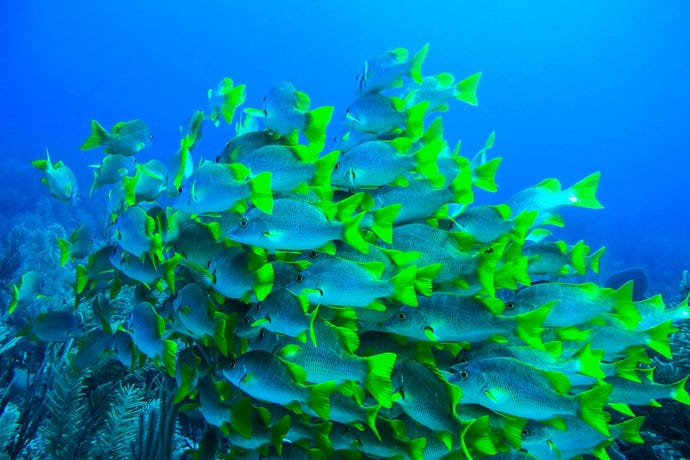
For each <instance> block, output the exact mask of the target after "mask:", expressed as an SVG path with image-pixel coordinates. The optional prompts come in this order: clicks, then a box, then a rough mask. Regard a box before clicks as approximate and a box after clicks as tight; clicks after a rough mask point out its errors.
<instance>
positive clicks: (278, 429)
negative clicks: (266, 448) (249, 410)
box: [271, 414, 290, 455]
mask: <svg viewBox="0 0 690 460" xmlns="http://www.w3.org/2000/svg"><path fill="white" fill-rule="evenodd" d="M288 431H290V416H289V415H287V414H285V415H284V416H283V417H281V419H280V420H278V421H277V422H276V423H275V424H274V425H273V426H272V427H271V445H273V447H274V448H275V450H276V453H277V454H278V455H282V452H283V438H285V436H286V435H287V433H288Z"/></svg>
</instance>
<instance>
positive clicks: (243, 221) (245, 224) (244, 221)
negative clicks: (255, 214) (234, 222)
mask: <svg viewBox="0 0 690 460" xmlns="http://www.w3.org/2000/svg"><path fill="white" fill-rule="evenodd" d="M248 224H249V222H248V221H247V219H245V218H244V217H243V218H242V220H240V227H242V228H245V227H246V226H247V225H248Z"/></svg>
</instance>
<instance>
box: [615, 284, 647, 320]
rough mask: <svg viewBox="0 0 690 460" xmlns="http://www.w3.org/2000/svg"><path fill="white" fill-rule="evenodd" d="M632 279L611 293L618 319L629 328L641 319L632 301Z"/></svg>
mask: <svg viewBox="0 0 690 460" xmlns="http://www.w3.org/2000/svg"><path fill="white" fill-rule="evenodd" d="M633 289H634V281H633V280H630V281H627V282H626V283H624V284H623V285H622V286H621V287H619V288H618V289H616V291H615V292H614V293H613V300H614V302H615V303H614V305H613V309H614V311H615V312H616V313H617V314H618V315H620V319H621V320H622V321H623V322H624V323H625V324H626V325H628V326H629V327H630V328H635V327H637V325H638V324H639V322H640V321H642V316H641V315H640V312H639V311H637V307H636V306H635V303H634V302H633Z"/></svg>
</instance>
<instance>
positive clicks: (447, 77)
mask: <svg viewBox="0 0 690 460" xmlns="http://www.w3.org/2000/svg"><path fill="white" fill-rule="evenodd" d="M481 76H482V73H481V72H477V73H474V74H472V75H470V76H469V77H466V78H464V79H462V80H460V81H459V82H456V81H455V77H454V76H453V75H452V74H450V73H447V72H446V73H440V74H438V75H433V76H429V77H424V78H422V81H421V82H420V83H418V84H411V85H410V88H411V91H410V92H411V93H412V97H411V98H410V99H409V100H408V101H407V103H408V105H414V104H417V103H418V102H422V101H426V102H428V103H429V107H428V109H427V112H435V111H439V112H446V111H448V109H449V107H448V101H449V100H451V99H457V100H458V101H462V102H464V103H466V104H469V105H473V106H476V105H478V101H477V86H478V85H479V80H480V79H481ZM415 83H417V82H415Z"/></svg>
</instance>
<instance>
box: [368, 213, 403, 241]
mask: <svg viewBox="0 0 690 460" xmlns="http://www.w3.org/2000/svg"><path fill="white" fill-rule="evenodd" d="M400 209H402V205H401V204H390V205H388V206H385V207H383V208H381V209H377V210H376V211H374V221H373V223H372V224H371V231H372V232H374V233H376V236H378V237H379V238H381V239H382V240H383V241H385V242H386V243H388V244H391V243H392V242H393V223H394V222H395V218H396V217H397V216H398V213H399V212H400Z"/></svg>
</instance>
